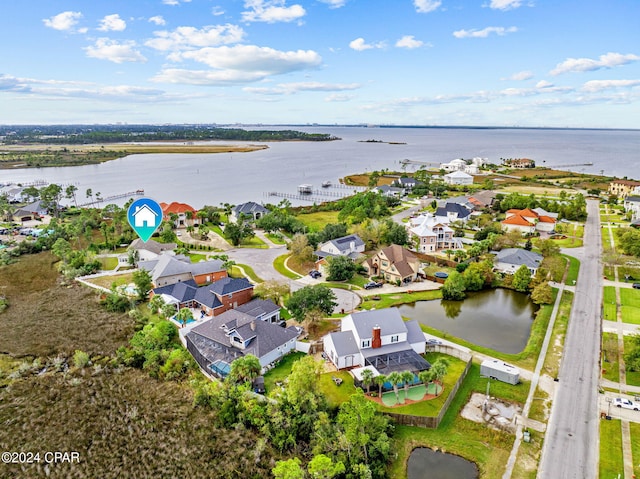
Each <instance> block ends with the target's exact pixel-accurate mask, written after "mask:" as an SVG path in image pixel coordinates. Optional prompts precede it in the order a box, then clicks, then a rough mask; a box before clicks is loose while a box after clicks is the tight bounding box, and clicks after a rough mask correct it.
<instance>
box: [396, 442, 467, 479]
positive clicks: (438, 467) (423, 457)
mask: <svg viewBox="0 0 640 479" xmlns="http://www.w3.org/2000/svg"><path fill="white" fill-rule="evenodd" d="M477 478H478V467H477V466H476V465H475V464H474V463H473V462H470V461H467V460H466V459H463V458H461V457H460V456H455V455H453V454H447V453H445V452H440V451H434V450H432V449H429V448H426V447H418V448H416V449H414V450H413V451H412V452H411V455H410V456H409V461H408V464H407V479H477Z"/></svg>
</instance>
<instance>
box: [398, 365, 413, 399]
mask: <svg viewBox="0 0 640 479" xmlns="http://www.w3.org/2000/svg"><path fill="white" fill-rule="evenodd" d="M400 376H401V377H402V382H403V383H404V399H405V401H406V400H407V399H408V398H409V386H410V385H411V383H412V382H413V381H414V379H415V375H414V374H413V373H412V372H411V371H402V372H401V373H400Z"/></svg>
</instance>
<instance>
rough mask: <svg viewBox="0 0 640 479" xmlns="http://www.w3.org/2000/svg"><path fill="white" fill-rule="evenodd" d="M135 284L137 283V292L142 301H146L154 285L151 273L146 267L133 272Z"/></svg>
mask: <svg viewBox="0 0 640 479" xmlns="http://www.w3.org/2000/svg"><path fill="white" fill-rule="evenodd" d="M133 284H135V285H136V293H137V294H138V299H139V300H140V301H146V299H147V296H148V295H149V291H151V288H152V286H153V282H152V280H151V274H150V273H149V272H148V271H147V270H144V269H139V270H138V271H136V272H134V273H133Z"/></svg>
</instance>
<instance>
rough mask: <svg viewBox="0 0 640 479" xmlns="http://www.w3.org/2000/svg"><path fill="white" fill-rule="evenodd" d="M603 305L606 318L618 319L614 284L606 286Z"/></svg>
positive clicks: (610, 319)
mask: <svg viewBox="0 0 640 479" xmlns="http://www.w3.org/2000/svg"><path fill="white" fill-rule="evenodd" d="M602 305H603V309H604V319H608V320H609V321H616V320H617V316H616V311H617V308H616V288H615V287H614V286H605V287H604V295H603V298H602Z"/></svg>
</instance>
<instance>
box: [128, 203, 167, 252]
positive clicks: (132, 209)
mask: <svg viewBox="0 0 640 479" xmlns="http://www.w3.org/2000/svg"><path fill="white" fill-rule="evenodd" d="M127 219H128V220H129V224H130V225H131V227H132V228H133V231H135V232H136V233H137V234H138V236H140V239H141V240H142V241H144V242H145V243H146V242H147V241H149V238H151V236H152V235H153V233H155V232H156V230H157V229H158V227H159V226H160V223H162V208H161V207H160V205H159V204H158V203H156V202H155V201H154V200H152V199H150V198H140V199H138V200H136V201H134V202H133V203H131V206H129V210H127Z"/></svg>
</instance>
